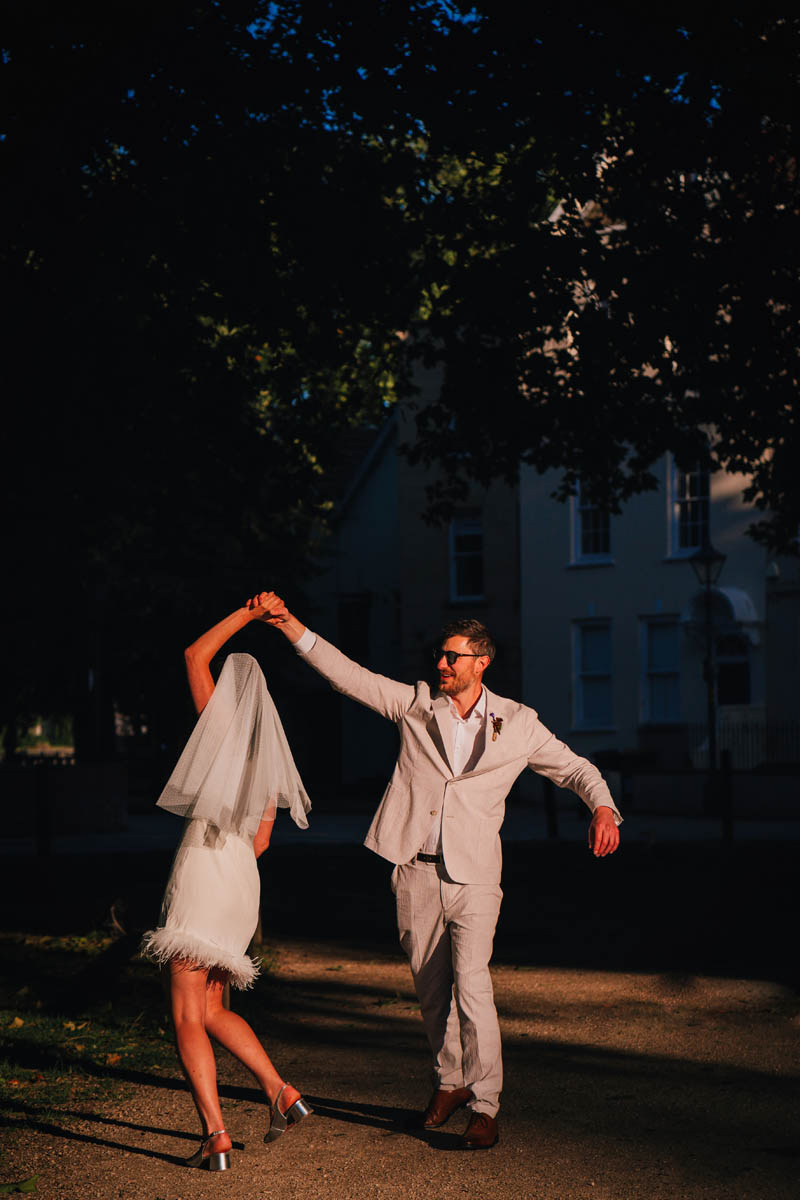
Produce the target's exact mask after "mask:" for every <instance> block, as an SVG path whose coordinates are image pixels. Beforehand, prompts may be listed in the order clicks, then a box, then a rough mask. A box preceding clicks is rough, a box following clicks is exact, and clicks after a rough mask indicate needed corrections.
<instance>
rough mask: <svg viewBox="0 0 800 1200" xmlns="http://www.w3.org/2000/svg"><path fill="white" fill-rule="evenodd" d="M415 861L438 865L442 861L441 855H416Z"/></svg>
mask: <svg viewBox="0 0 800 1200" xmlns="http://www.w3.org/2000/svg"><path fill="white" fill-rule="evenodd" d="M416 861H417V862H433V863H440V862H441V861H442V856H441V854H417V855H416Z"/></svg>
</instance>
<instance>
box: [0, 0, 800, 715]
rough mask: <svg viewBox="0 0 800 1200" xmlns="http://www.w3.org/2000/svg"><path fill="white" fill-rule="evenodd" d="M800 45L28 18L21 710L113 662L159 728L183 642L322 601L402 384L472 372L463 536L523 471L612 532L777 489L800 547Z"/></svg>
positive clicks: (460, 410) (19, 433) (9, 276)
mask: <svg viewBox="0 0 800 1200" xmlns="http://www.w3.org/2000/svg"><path fill="white" fill-rule="evenodd" d="M798 31H799V26H798V21H797V19H795V18H789V17H776V16H773V15H770V14H765V13H764V12H763V11H762V10H761V9H759V8H756V7H755V6H750V7H740V8H737V9H736V11H733V10H732V9H731V10H729V11H726V12H724V13H723V12H721V11H720V10H719V9H718V8H716V7H715V6H707V7H704V6H702V5H700V6H697V5H695V6H693V7H691V8H689V7H688V6H687V7H686V9H685V10H680V11H679V10H676V9H675V8H674V6H667V5H662V6H655V7H652V6H651V7H650V8H649V9H648V10H647V11H646V12H645V11H643V10H642V9H641V7H640V6H634V5H632V4H624V5H618V6H614V7H613V9H611V10H609V9H603V8H599V9H598V8H597V6H589V5H585V6H581V5H579V6H578V7H577V8H576V7H575V6H570V7H569V8H564V6H558V5H554V4H549V3H544V4H542V5H539V6H536V7H534V6H529V7H527V8H526V7H524V6H523V7H522V8H520V7H519V6H516V5H514V6H512V5H510V4H508V5H507V4H503V3H492V4H488V3H487V4H480V3H477V4H475V5H474V6H473V5H470V6H467V5H459V4H457V3H454V2H446V0H418V2H416V3H411V2H404V3H401V2H400V0H376V3H375V4H374V5H372V6H370V9H369V14H368V15H367V14H366V12H365V11H364V10H359V9H358V8H357V6H346V5H341V4H336V3H332V2H320V0H317V2H314V0H303V2H302V3H301V2H300V0H275V2H272V3H266V2H261V0H194V2H192V3H186V2H184V0H173V2H171V3H169V4H166V5H165V4H159V5H156V4H154V3H147V2H145V3H142V2H141V0H140V2H139V3H137V4H135V5H134V4H132V3H130V2H129V0H121V2H120V3H118V4H115V5H111V6H109V5H103V6H101V5H98V4H88V3H85V4H77V5H70V6H66V7H65V6H64V5H62V4H55V3H52V2H51V3H44V4H41V5H37V6H36V7H35V8H34V9H32V8H31V6H30V5H23V4H21V3H20V4H17V5H13V6H11V11H10V13H9V14H7V16H6V21H5V30H4V32H3V35H2V46H1V47H0V50H1V51H2V62H1V63H0V88H1V89H2V116H1V117H0V159H2V161H3V165H4V172H3V174H4V180H5V184H4V204H5V220H4V223H3V233H2V240H1V241H0V255H1V257H2V264H3V272H4V278H5V281H6V291H7V301H8V302H7V311H8V316H7V319H6V322H5V326H4V332H5V335H6V350H5V355H4V361H5V364H6V372H5V374H6V391H7V396H8V401H9V415H8V417H7V428H8V433H9V444H11V445H13V446H14V455H15V464H14V465H15V467H16V469H15V470H13V471H11V472H9V475H8V478H9V479H10V481H11V483H12V493H11V495H10V497H9V501H8V503H7V506H6V511H7V514H9V515H7V519H6V520H7V534H8V543H9V546H10V553H11V555H12V557H13V559H14V563H15V572H14V579H13V585H12V587H11V588H10V589H9V592H8V594H7V596H6V598H5V600H4V608H5V610H6V611H5V618H6V623H7V627H8V628H10V629H15V630H17V631H19V630H22V635H21V636H18V637H17V638H16V640H15V646H16V647H18V648H19V654H18V660H17V661H16V664H15V665H14V666H13V667H12V669H10V670H9V673H8V676H7V679H6V686H7V687H9V688H10V689H11V691H12V692H13V694H14V696H15V697H16V699H13V700H9V701H7V705H6V707H7V709H8V708H9V707H11V708H13V707H14V705H16V706H17V707H19V706H20V705H21V704H22V703H23V701H22V700H21V699H20V697H26V699H25V703H27V704H28V705H29V706H32V705H35V704H36V703H41V699H39V700H37V697H39V698H40V697H41V696H42V694H43V693H44V691H45V690H46V691H47V692H48V694H49V695H50V697H51V701H52V702H53V703H56V702H57V698H58V700H63V703H65V704H66V703H68V702H70V697H74V695H75V694H76V689H77V691H78V692H80V691H81V689H82V688H84V687H85V685H84V684H83V683H81V682H80V681H79V679H78V676H79V675H81V672H83V673H85V664H86V655H87V651H86V646H87V645H88V644H89V643H91V642H92V641H93V639H94V640H95V641H96V640H97V637H98V636H99V635H98V634H97V630H98V628H102V630H103V631H104V632H103V634H102V638H101V640H102V642H103V645H104V647H105V654H106V658H107V660H108V663H109V664H110V665H109V670H110V672H111V674H112V677H113V687H114V688H115V694H116V695H117V696H118V698H119V700H120V702H121V703H124V702H127V703H129V704H132V703H133V699H132V698H133V697H134V696H135V695H136V694H138V693H137V689H139V690H141V689H142V688H144V687H145V684H144V682H143V681H144V680H146V679H148V678H152V676H153V668H154V666H155V664H156V662H157V660H158V658H159V656H160V655H161V654H162V653H163V647H164V645H165V642H166V640H167V639H170V644H172V642H171V639H174V638H175V636H176V628H177V627H178V626H180V629H181V633H180V635H179V636H185V635H186V633H187V627H186V616H185V614H186V611H187V608H189V609H191V611H193V612H194V611H196V612H197V624H198V627H199V626H200V625H201V624H202V621H203V620H204V619H205V617H206V615H207V614H211V615H213V614H214V613H215V612H216V611H217V610H218V608H219V605H220V604H221V603H222V604H224V603H225V602H226V600H225V598H226V597H227V598H230V596H231V593H232V590H233V591H237V593H238V590H239V589H241V590H242V591H243V594H246V593H247V591H248V590H250V589H251V588H256V587H260V586H262V585H263V584H264V583H265V582H268V583H272V582H277V583H281V582H282V581H285V582H289V581H291V582H296V581H299V580H300V579H301V578H302V572H303V564H304V563H305V561H306V559H307V554H308V549H309V545H310V543H311V541H312V540H313V531H314V530H316V529H318V528H319V522H320V521H321V520H322V519H324V515H325V512H326V511H327V507H328V506H329V504H330V502H331V499H332V484H331V480H332V478H333V475H332V468H333V467H334V466H335V465H336V459H337V453H338V449H339V446H340V442H341V436H340V435H341V434H342V432H343V431H344V430H346V429H347V427H348V426H349V425H351V424H353V423H363V422H378V421H379V420H381V419H382V417H383V416H384V415H385V413H386V410H387V408H388V407H389V406H390V405H391V404H392V403H393V402H394V400H395V399H396V397H397V396H398V395H400V394H410V392H411V386H410V369H411V362H410V356H409V348H411V350H412V354H417V355H423V356H424V357H426V358H427V359H428V360H436V361H441V362H442V363H443V364H444V366H445V367H446V384H445V388H444V390H443V393H442V396H441V399H440V402H439V403H437V404H435V405H433V406H432V407H428V408H426V409H424V410H422V409H421V410H420V412H419V419H418V424H419V437H418V440H417V442H416V444H415V447H414V448H413V451H412V453H413V454H415V455H417V456H418V457H420V458H422V459H426V460H431V461H433V460H435V461H437V462H440V463H442V464H443V466H444V468H445V470H444V473H443V479H444V480H445V482H446V483H447V482H449V483H450V484H451V485H452V486H451V487H450V488H449V491H448V488H447V487H446V486H445V488H444V491H443V492H441V493H440V495H439V496H438V498H436V502H437V503H439V504H440V505H441V503H443V502H447V501H448V500H450V501H451V500H452V499H453V497H454V496H457V494H458V491H459V489H460V488H462V487H463V480H464V472H465V471H471V472H473V473H474V474H475V475H476V476H477V477H478V478H481V479H489V478H492V477H495V476H497V475H499V474H503V475H506V476H508V477H509V478H511V477H513V476H514V474H515V472H516V470H517V468H518V464H519V462H520V461H524V462H528V463H531V464H533V465H534V466H535V467H537V468H538V469H540V470H545V469H549V468H553V467H555V468H560V469H561V470H562V471H563V473H564V490H569V488H570V487H572V486H574V483H575V481H576V480H577V479H578V478H581V479H582V480H583V481H584V483H585V485H586V486H587V487H588V488H589V489H590V490H591V491H593V492H594V494H595V495H596V496H597V497H598V498H600V499H601V500H602V501H603V502H604V503H607V504H608V505H610V506H612V507H613V506H614V505H615V504H618V503H619V502H621V501H624V500H625V499H626V498H627V497H628V496H630V495H631V494H633V492H635V491H637V490H641V489H642V488H646V487H650V486H652V485H653V475H652V470H651V468H652V465H653V463H654V461H655V460H656V459H657V458H658V457H659V456H660V455H661V454H663V453H664V451H665V450H668V449H669V450H672V451H673V452H674V453H675V454H676V455H677V456H678V457H679V459H680V460H681V461H685V462H689V461H693V460H694V459H696V458H697V457H698V456H703V455H706V454H708V455H709V456H710V459H711V463H712V465H713V466H715V467H719V468H721V469H723V470H737V471H745V472H748V473H751V474H752V477H753V486H752V496H751V498H752V499H753V500H754V501H755V502H756V503H757V504H758V505H761V506H762V507H763V508H764V510H765V513H764V518H763V521H762V522H761V524H760V526H759V528H758V530H757V534H758V536H760V537H761V538H762V539H764V540H765V541H766V542H767V543H768V544H769V545H771V546H772V547H773V548H784V549H785V548H787V547H790V546H792V545H794V539H795V536H796V533H797V525H798V519H800V509H799V508H798V498H797V488H796V484H795V473H796V463H797V461H798V453H797V449H798V446H797V425H796V419H795V416H794V409H793V392H794V387H795V381H796V379H797V354H798V348H797V347H798V338H797V332H798V331H797V316H796V310H795V306H794V294H795V286H796V281H797V272H798V239H797V237H796V236H793V235H794V232H795V227H796V220H797V209H798V194H797V159H796V145H795V142H796V134H795V129H796V111H797V107H798V96H797V90H798V89H797V63H798V57H797V51H798ZM408 330H413V331H414V337H413V338H409V339H407V340H406V341H402V340H401V339H399V338H398V336H397V334H398V332H400V331H408ZM708 431H711V444H710V447H709V445H708ZM465 450H468V451H469V454H468V455H465V454H464V451H465ZM12 510H13V512H14V516H13V517H11V516H10V513H11V511H12ZM54 595H55V596H56V597H57V611H58V613H59V618H60V619H59V622H58V628H57V629H55V628H54V627H53V623H51V622H50V621H48V619H47V616H46V615H44V614H47V613H48V612H49V611H50V607H49V606H51V605H52V604H53V603H54V601H53V596H54ZM131 620H135V621H136V622H137V625H138V630H139V632H138V634H137V637H136V638H135V639H133V638H131V637H130V634H129V632H127V631H126V623H127V622H129V621H131ZM143 623H145V624H146V628H147V631H148V635H149V640H148V641H145V640H144V639H143V638H142V636H141V633H142V624H143ZM43 624H44V626H45V628H44V629H43V628H42V625H43ZM65 626H66V628H67V629H69V631H70V633H69V636H66V635H65V633H64V627H65ZM32 643H35V644H36V646H38V647H40V649H39V650H37V652H36V654H34V655H31V652H30V647H31V644H32ZM145 647H146V648H145ZM12 658H13V655H12ZM32 662H33V663H34V666H33V667H32V666H31V663H32ZM126 689H127V691H128V694H129V697H130V698H129V699H128V700H127V701H126V700H125V691H126Z"/></svg>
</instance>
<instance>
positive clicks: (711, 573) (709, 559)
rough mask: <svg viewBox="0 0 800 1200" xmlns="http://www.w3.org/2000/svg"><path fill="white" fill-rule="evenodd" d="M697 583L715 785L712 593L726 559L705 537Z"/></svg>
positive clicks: (697, 555) (697, 559) (695, 561)
mask: <svg viewBox="0 0 800 1200" xmlns="http://www.w3.org/2000/svg"><path fill="white" fill-rule="evenodd" d="M689 562H690V563H691V564H692V570H693V571H694V573H695V575H696V576H697V581H698V583H699V584H700V586H701V587H702V588H703V591H704V598H705V616H706V620H705V632H706V658H705V663H704V664H703V678H704V679H705V681H706V704H707V711H708V770H709V777H710V780H711V781H712V788H713V780H714V776H715V772H716V770H717V695H716V680H715V671H714V628H713V621H712V616H711V589H712V588H713V587H714V585H715V583H716V582H717V580H718V579H719V577H720V575H721V573H722V568H723V566H724V565H725V555H724V554H722V553H721V552H720V551H719V550H715V549H714V547H713V546H712V545H711V542H710V541H709V540H708V538H707V537H706V539H705V541H704V542H703V545H702V546H701V547H700V549H699V550H695V552H694V554H692V555H691V556H690V558H689Z"/></svg>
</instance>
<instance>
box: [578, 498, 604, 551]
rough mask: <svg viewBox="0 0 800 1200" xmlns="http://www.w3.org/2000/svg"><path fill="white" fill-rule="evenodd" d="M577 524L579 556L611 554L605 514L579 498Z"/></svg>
mask: <svg viewBox="0 0 800 1200" xmlns="http://www.w3.org/2000/svg"><path fill="white" fill-rule="evenodd" d="M578 522H579V537H578V544H579V547H580V554H581V556H584V555H593V554H610V553H611V522H610V519H609V515H608V513H607V512H605V511H604V510H603V509H600V508H596V507H595V506H594V505H592V504H588V503H585V502H584V501H582V500H581V499H580V497H579V500H578Z"/></svg>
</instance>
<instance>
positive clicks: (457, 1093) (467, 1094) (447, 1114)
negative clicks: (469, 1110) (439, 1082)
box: [420, 1087, 472, 1129]
mask: <svg viewBox="0 0 800 1200" xmlns="http://www.w3.org/2000/svg"><path fill="white" fill-rule="evenodd" d="M471 1099H472V1092H471V1091H470V1090H469V1088H465V1087H462V1088H453V1090H452V1091H450V1092H444V1091H441V1090H439V1091H436V1092H434V1093H433V1095H432V1096H431V1098H430V1101H429V1103H428V1107H427V1108H426V1109H425V1112H424V1113H423V1114H422V1116H421V1118H420V1125H421V1126H422V1128H423V1129H438V1128H439V1126H440V1125H444V1123H445V1121H449V1120H450V1118H451V1117H452V1115H453V1113H454V1112H455V1111H456V1109H457V1108H463V1107H464V1105H465V1104H466V1103H467V1102H468V1101H469V1100H471Z"/></svg>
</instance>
